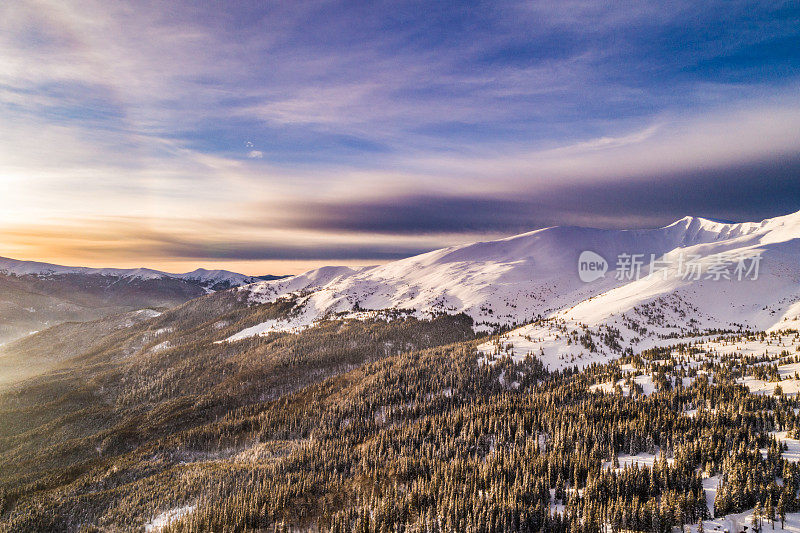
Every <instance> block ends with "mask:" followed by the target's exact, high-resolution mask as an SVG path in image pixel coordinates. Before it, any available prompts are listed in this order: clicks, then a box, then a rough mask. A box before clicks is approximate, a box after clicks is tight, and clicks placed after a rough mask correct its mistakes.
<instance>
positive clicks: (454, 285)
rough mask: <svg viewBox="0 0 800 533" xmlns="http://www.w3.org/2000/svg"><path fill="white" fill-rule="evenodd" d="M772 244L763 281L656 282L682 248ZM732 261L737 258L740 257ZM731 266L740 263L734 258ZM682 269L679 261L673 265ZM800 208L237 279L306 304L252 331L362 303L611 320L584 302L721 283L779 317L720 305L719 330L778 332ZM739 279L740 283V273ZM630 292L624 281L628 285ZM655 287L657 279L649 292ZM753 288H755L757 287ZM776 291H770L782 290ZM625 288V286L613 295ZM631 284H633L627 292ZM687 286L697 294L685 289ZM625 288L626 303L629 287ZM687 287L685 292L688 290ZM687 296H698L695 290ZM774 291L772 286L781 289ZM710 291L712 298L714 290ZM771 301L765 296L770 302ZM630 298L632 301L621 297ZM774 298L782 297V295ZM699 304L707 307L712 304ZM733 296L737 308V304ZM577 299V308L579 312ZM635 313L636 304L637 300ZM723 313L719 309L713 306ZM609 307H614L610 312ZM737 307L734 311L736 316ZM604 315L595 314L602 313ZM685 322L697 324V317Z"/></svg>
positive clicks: (556, 229)
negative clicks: (637, 270)
mask: <svg viewBox="0 0 800 533" xmlns="http://www.w3.org/2000/svg"><path fill="white" fill-rule="evenodd" d="M583 251H593V252H595V253H599V254H600V255H601V256H602V257H604V258H605V260H606V261H607V262H608V269H609V271H608V273H606V275H605V277H603V278H601V279H598V280H597V281H594V282H592V283H584V282H582V281H581V280H580V279H579V277H578V271H577V266H578V257H579V255H580V253H581V252H583ZM759 252H760V253H763V254H765V257H764V264H763V265H762V269H763V272H764V276H765V277H764V278H763V279H762V280H761V281H759V280H754V281H752V282H750V284H749V285H748V282H747V281H741V283H742V284H741V285H739V286H734V285H732V283H734V282H732V281H730V280H722V281H721V283H723V284H725V283H728V284H729V285H725V286H724V287H723V285H717V286H716V287H715V286H710V285H709V283H708V282H707V280H705V279H701V280H695V281H697V283H691V284H688V286H690V287H691V288H690V289H686V286H687V284H683V283H673V284H672V285H670V286H664V287H662V288H661V290H656V287H654V286H653V283H654V282H653V280H649V281H647V280H646V278H647V274H649V267H650V265H649V261H650V259H651V257H652V258H654V259H662V260H665V261H666V260H670V261H672V262H676V263H677V261H678V260H679V258H680V256H681V255H687V256H688V255H689V254H692V255H699V256H700V257H701V258H702V261H701V263H702V265H703V266H704V267H708V266H710V265H711V264H712V263H714V262H716V261H721V260H728V259H730V258H728V259H725V258H727V257H728V256H729V255H730V256H732V255H735V254H737V253H749V254H755V253H759ZM623 254H629V255H631V254H640V255H641V259H642V261H643V264H642V265H641V274H642V276H641V278H642V279H637V280H627V279H617V276H615V275H614V270H615V266H616V265H617V263H616V262H615V259H617V258H619V257H621V256H622V255H623ZM730 261H732V259H730ZM730 261H729V262H728V263H726V264H727V268H728V270H729V273H730V271H732V269H733V268H734V266H735V265H734V263H731V262H730ZM674 270H675V269H674V268H673V271H674ZM795 279H800V212H796V213H792V214H789V215H784V216H779V217H774V218H768V219H764V220H762V221H760V222H739V223H732V224H727V223H722V222H716V221H712V220H709V219H704V218H701V217H684V218H681V219H679V220H676V221H675V222H673V223H671V224H669V225H666V226H663V227H661V228H653V229H633V230H615V229H597V228H583V227H578V226H553V227H549V228H543V229H538V230H534V231H530V232H526V233H522V234H519V235H514V236H510V237H506V238H503V239H498V240H494V241H480V242H475V243H468V244H462V245H457V246H451V247H447V248H442V249H440V250H433V251H431V252H427V253H424V254H420V255H417V256H413V257H409V258H405V259H400V260H397V261H393V262H391V263H386V264H384V265H378V266H370V267H362V268H349V267H323V268H320V269H316V270H311V271H309V272H306V273H303V274H300V275H297V276H292V277H289V278H286V279H282V280H277V281H269V282H259V283H254V284H250V285H245V286H242V287H239V288H238V289H235V290H238V291H246V292H247V293H248V298H249V299H250V301H251V302H253V303H263V302H271V301H276V300H277V299H281V298H287V299H293V300H295V301H296V302H297V313H296V314H295V315H294V317H293V318H292V319H291V320H288V321H286V323H284V324H282V323H280V322H276V323H271V324H269V325H266V326H265V327H264V328H262V329H261V330H259V328H254V329H253V332H257V333H254V334H266V333H269V332H270V331H281V330H283V331H286V330H293V329H294V328H297V327H298V326H299V327H307V326H309V325H311V324H313V323H315V322H316V321H319V320H322V319H324V318H325V317H326V316H343V315H344V316H347V315H348V314H349V315H353V314H354V313H363V312H364V311H371V312H378V313H379V312H382V311H388V310H408V311H411V312H414V313H416V314H418V315H420V316H431V315H436V314H439V313H445V314H456V313H462V312H463V313H465V314H467V315H469V316H470V317H471V318H472V319H473V320H474V321H475V324H476V329H483V330H485V331H491V330H494V329H497V328H508V327H512V328H513V327H515V326H517V325H520V324H525V323H529V322H533V321H536V320H540V319H553V320H555V319H565V318H570V319H573V320H575V321H580V320H584V321H586V320H588V321H589V322H592V321H594V322H597V324H600V323H603V320H605V319H606V318H608V316H605V317H604V318H602V319H601V318H598V317H596V316H595V315H592V314H591V313H588V314H580V313H579V312H582V311H585V310H586V309H587V307H590V306H589V304H587V303H586V302H588V301H594V302H597V300H598V299H599V300H600V302H601V303H600V304H598V303H595V304H594V306H595V308H596V307H597V306H598V305H603V302H606V303H608V304H609V305H610V303H611V302H612V301H614V302H615V304H614V305H616V306H617V308H619V310H620V311H622V308H623V307H624V306H625V305H628V306H629V307H630V308H631V309H632V308H635V307H637V306H640V305H644V304H646V303H648V302H649V301H651V300H654V299H657V298H659V297H663V296H665V295H667V294H671V293H672V292H673V291H678V292H676V294H679V295H681V297H684V296H685V297H686V298H688V303H687V305H692V306H693V305H695V303H694V302H693V298H692V297H691V294H690V293H691V290H698V291H700V292H702V293H703V294H706V293H708V295H713V294H715V293H716V292H719V290H720V289H721V288H724V289H725V290H724V291H722V292H723V293H725V294H728V296H729V297H731V298H733V300H734V301H737V302H738V300H747V301H748V302H750V300H753V302H759V303H762V300H764V301H763V304H764V305H762V307H764V306H767V307H770V312H771V313H772V315H774V316H776V317H777V318H776V319H775V321H774V322H770V321H769V320H766V319H765V317H764V316H763V313H762V314H761V315H758V316H757V313H755V312H751V310H749V309H750V307H753V306H755V304H754V303H752V302H750V303H748V304H747V305H748V306H749V307H748V311H747V312H744V311H742V318H743V320H742V321H738V320H737V316H736V314H735V313H733V314H725V316H722V315H718V313H719V312H720V309H721V306H722V303H720V304H719V305H718V306H717V307H715V308H713V309H712V308H710V307H709V312H708V313H707V314H708V315H709V319H708V320H707V321H706V322H705V323H707V324H708V325H709V327H711V326H712V325H714V324H715V320H716V322H717V324H716V325H718V326H725V327H729V326H730V325H731V324H734V323H740V324H742V325H747V326H748V327H761V328H763V329H769V328H770V327H776V326H777V325H778V324H779V322H780V321H782V320H784V319H788V318H791V317H790V316H789V314H790V312H793V311H792V310H793V309H794V308H793V307H792V306H793V305H794V303H795V302H796V301H798V300H800V282H795ZM736 283H739V282H738V281H736ZM628 285H629V287H628V289H624V288H623V287H624V286H628ZM646 287H649V288H648V289H647V290H645V288H646ZM768 288H769V289H768ZM751 289H752V290H755V294H749V293H748V291H750V290H751ZM773 289H774V290H777V291H778V292H777V293H776V292H770V291H772V290H773ZM614 291H616V292H614ZM626 291H627V292H626ZM687 291H688V292H687ZM621 293H622V294H627V297H628V300H627V302H628V303H627V304H624V303H620V302H621V300H619V299H616V300H614V297H615V296H616V297H619V296H620V294H621ZM684 293H686V294H684ZM687 294H688V296H687ZM775 294H777V296H776V297H775V298H771V297H768V296H767V295H775ZM708 295H706V296H708ZM765 299H766V300H770V301H768V302H767V301H766V300H765ZM623 300H624V299H623ZM773 300H775V301H773ZM697 303H698V304H702V305H700V306H699V308H704V306H705V307H708V305H706V304H707V303H708V302H697ZM735 305H738V303H737V304H735ZM575 308H577V311H573V313H572V314H571V315H570V314H569V311H570V310H573V309H575ZM627 310H630V309H627ZM715 313H716V314H715ZM606 315H607V313H606ZM729 315H730V316H729ZM595 318H597V320H595ZM684 329H686V330H689V329H691V328H690V327H689V325H687V326H686V327H685V328H684Z"/></svg>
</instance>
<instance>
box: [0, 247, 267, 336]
mask: <svg viewBox="0 0 800 533" xmlns="http://www.w3.org/2000/svg"><path fill="white" fill-rule="evenodd" d="M253 281H260V278H253V277H250V276H245V275H242V274H237V273H235V272H227V271H224V270H203V269H198V270H195V271H194V272H188V273H186V274H170V273H166V272H159V271H157V270H149V269H146V268H139V269H111V268H84V267H67V266H61V265H51V264H47V263H37V262H33V261H17V260H15V259H6V258H0V344H2V343H5V342H8V341H11V340H14V339H18V338H20V337H23V336H25V335H28V334H30V333H34V332H36V331H39V330H42V329H45V328H48V327H50V326H54V325H56V324H59V323H62V322H65V321H78V322H83V321H87V320H96V319H98V318H102V317H105V316H109V315H113V314H117V313H124V312H129V311H134V310H137V309H143V308H148V307H172V306H175V305H178V304H181V303H183V302H186V301H188V300H191V299H193V298H197V297H199V296H203V295H206V294H208V293H210V292H214V291H221V290H225V289H230V288H232V287H238V286H240V285H243V284H246V283H251V282H253Z"/></svg>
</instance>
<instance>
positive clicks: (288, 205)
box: [0, 0, 800, 261]
mask: <svg viewBox="0 0 800 533" xmlns="http://www.w3.org/2000/svg"><path fill="white" fill-rule="evenodd" d="M798 28H800V11H798V10H797V9H792V8H791V7H790V6H786V5H783V4H781V3H771V2H765V3H760V4H758V5H755V4H753V3H751V2H745V1H741V2H740V1H732V2H731V1H725V2H722V1H711V2H704V3H703V4H702V5H701V4H697V3H696V2H688V1H678V2H672V3H670V4H668V5H665V4H663V3H656V2H653V3H642V2H631V3H621V4H619V3H617V4H598V3H597V2H584V1H577V0H576V1H570V2H568V3H563V2H562V3H530V2H510V1H509V2H505V1H504V2H485V3H484V2H478V3H475V4H474V5H472V6H471V7H469V8H466V7H463V6H461V5H458V4H452V3H450V4H448V3H444V4H442V3H440V4H430V3H416V2H400V3H397V2H386V3H383V2H378V3H369V4H363V3H350V2H334V3H333V4H331V3H330V2H321V1H312V2H303V3H295V2H293V3H268V4H264V3H251V2H231V3H228V4H226V6H225V9H218V8H217V7H214V6H211V5H205V4H202V3H200V4H198V3H194V2H177V3H176V2H167V1H160V0H147V1H145V2H136V3H129V2H120V3H112V4H109V3H107V2H99V1H96V0H75V1H69V2H57V1H55V0H23V1H22V2H7V3H3V4H2V5H0V186H1V187H2V189H3V194H2V195H0V232H2V231H5V230H8V231H10V228H12V227H14V228H19V227H20V224H22V225H23V226H29V227H30V228H36V227H39V228H40V229H41V228H42V226H41V225H39V226H37V224H39V223H40V222H41V223H45V222H47V221H52V220H55V219H57V220H59V221H60V222H59V224H62V225H65V226H67V227H69V226H70V224H71V223H70V221H74V223H72V226H73V228H72V230H73V234H74V232H82V235H84V237H85V238H81V239H80V240H81V242H83V243H84V244H83V245H81V246H84V245H86V244H87V243H90V242H91V241H92V240H94V241H95V242H105V241H103V239H101V238H100V236H98V235H97V234H96V233H94V232H92V231H89V228H88V226H87V225H86V224H84V223H82V222H79V221H80V220H82V219H83V218H85V217H86V216H93V217H97V219H98V220H105V219H106V218H107V217H114V216H122V217H130V218H131V219H132V220H137V221H140V223H141V224H137V225H135V226H134V227H137V228H139V229H140V230H141V231H145V229H144V228H145V226H147V227H149V226H150V225H153V224H154V225H155V226H157V227H160V228H161V227H163V228H165V229H164V230H163V232H164V233H165V234H172V235H173V236H175V237H176V238H177V236H178V235H179V234H180V233H181V231H178V229H176V226H175V224H170V223H169V222H170V221H184V222H181V224H184V223H185V224H186V225H187V226H191V228H192V231H198V232H205V233H213V234H214V235H216V237H215V239H217V241H215V242H219V243H224V242H226V241H228V242H243V243H244V244H242V245H241V247H239V248H237V247H235V246H232V247H231V248H230V250H231V251H230V252H229V253H228V252H226V253H228V255H230V257H234V256H237V257H238V258H240V259H245V258H253V259H256V258H258V257H261V258H262V259H264V258H266V257H267V256H269V257H278V256H280V258H281V259H291V258H292V257H294V258H303V259H304V260H309V261H312V260H320V261H322V260H338V259H341V260H344V259H347V258H348V257H349V258H355V257H356V256H368V255H370V252H369V250H373V252H371V253H372V254H373V255H372V257H373V258H374V259H386V258H388V257H390V256H393V255H392V254H397V253H399V254H402V253H411V251H414V250H421V249H427V248H429V247H432V246H436V245H439V244H443V243H445V242H455V241H457V240H459V239H461V240H463V239H466V238H470V237H472V236H475V235H479V234H485V233H499V232H504V231H512V230H516V229H530V228H531V227H533V226H540V225H550V224H553V223H587V224H596V225H597V224H601V225H613V224H623V223H631V222H633V223H636V224H648V223H658V222H659V221H662V220H664V219H666V218H668V217H670V216H673V215H678V216H680V215H683V214H685V212H686V211H687V210H688V209H691V210H692V211H694V212H702V213H705V214H713V213H725V214H726V215H727V217H728V218H743V217H747V216H751V215H759V214H761V213H766V212H767V211H769V210H770V208H771V209H773V210H775V211H778V212H780V211H782V210H784V209H786V208H787V207H788V206H787V202H788V200H787V198H791V197H790V196H783V197H782V196H780V194H789V192H792V191H793V189H792V190H791V191H790V190H789V189H791V187H790V183H789V181H787V178H786V176H788V175H789V174H787V173H788V172H790V169H792V168H794V167H792V165H793V164H794V163H791V162H792V161H795V158H796V156H797V155H798V154H800V138H798V135H797V131H800V91H799V88H800V84H799V83H798V73H797V68H796V67H797V65H798V61H800V56H798V52H797V47H791V46H786V44H787V43H791V42H793V40H794V41H796V39H798V38H800V30H798ZM787 161H788V162H790V163H787ZM743 169H751V170H752V172H753V174H752V175H750V176H748V175H745V174H744V170H743ZM770 172H772V174H769V173H770ZM763 175H771V176H773V178H772V179H773V180H774V181H773V182H772V186H770V187H768V188H767V190H768V191H769V194H766V195H765V197H767V198H770V200H768V201H764V202H760V203H758V205H757V206H755V207H753V206H754V205H755V204H754V201H753V198H752V196H751V195H752V191H753V187H754V186H756V185H758V184H759V183H761V182H760V181H759V180H760V179H761V178H760V177H761V176H763ZM720 180H723V181H724V180H728V181H729V182H730V183H734V184H737V185H736V186H734V187H730V188H727V189H726V190H725V194H724V195H723V197H724V198H725V201H724V202H723V203H719V204H716V203H715V202H714V200H713V199H711V198H700V197H698V198H695V197H694V196H692V193H691V192H688V193H687V192H686V190H691V186H692V184H693V183H694V184H696V189H702V188H703V187H706V186H707V184H709V183H718V182H719V181H720ZM678 183H679V184H682V185H681V186H682V187H684V186H685V187H686V188H688V189H686V188H684V189H679V188H678V187H677V186H673V185H674V184H678ZM579 187H580V189H579ZM786 187H789V189H787V188H786ZM631 191H637V194H641V193H643V192H645V193H646V192H647V191H661V193H662V194H663V195H666V196H665V197H664V198H663V201H662V205H663V206H665V207H662V208H658V209H656V208H655V207H648V206H650V204H651V203H652V204H653V205H654V203H655V201H653V202H650V201H648V205H647V206H644V207H640V208H637V206H636V204H635V203H627V204H626V203H624V202H630V200H631V199H633V198H635V197H634V196H632V193H631ZM737 191H738V193H737ZM781 191H782V192H781ZM737 194H738V196H737ZM576 196H577V197H578V201H572V199H574V197H576ZM762 196H763V195H762ZM794 197H795V198H796V196H794ZM680 199H683V200H686V201H685V202H683V203H684V204H687V205H681V202H680V201H678V200H680ZM687 199H688V200H687ZM590 200H591V201H590ZM415 204H417V205H415ZM737 204H739V205H740V207H738V208H737V207H736V205H737ZM797 207H800V206H797ZM464 211H466V212H469V211H472V213H473V216H472V218H471V219H468V217H465V216H463V215H462V212H464ZM531 211H535V212H536V215H535V216H532V215H531V214H530V213H531ZM231 219H233V220H231ZM185 221H191V223H189V222H185ZM165 222H166V223H165ZM181 224H178V226H180V225H181ZM112 226H113V227H114V228H115V229H114V230H113V231H118V229H119V228H117V226H115V225H112ZM112 226H108V230H107V231H106V232H105V233H106V234H107V236H109V238H112V239H113V240H115V242H117V241H118V242H119V247H107V246H101V247H100V248H98V251H97V253H98V254H106V255H107V257H109V261H112V260H113V258H114V257H115V255H114V254H120V253H122V250H123V249H124V250H129V251H130V253H131V254H134V252H133V250H135V249H136V248H137V247H139V249H141V250H144V249H147V250H150V252H148V253H147V254H145V253H144V252H142V253H141V257H142V259H143V260H145V259H146V260H147V261H153V260H155V259H154V258H155V257H156V256H157V255H158V254H159V253H160V254H163V255H164V257H165V258H166V257H167V255H169V254H175V255H181V253H182V252H181V251H180V250H181V249H182V248H180V247H177V248H173V249H170V248H169V247H159V246H154V245H149V246H147V247H145V246H140V245H141V244H142V243H140V242H138V241H137V240H136V235H135V234H132V233H131V232H129V231H128V232H123V233H122V234H121V235H122V236H120V237H119V238H118V239H117V237H115V236H114V235H113V231H112V229H111V227H112ZM255 226H259V227H260V229H258V228H255ZM160 231H161V230H160ZM243 232H244V233H243ZM276 232H277V233H276ZM291 232H295V233H291ZM290 233H291V236H289V234H290ZM459 233H461V235H460V236H459V235H458V234H459ZM398 234H402V235H404V237H403V241H402V246H400V247H399V248H397V249H398V250H400V251H398V252H392V251H391V250H390V251H387V250H389V249H390V248H391V246H390V244H391V243H390V239H389V237H387V235H395V236H396V235H398ZM415 234H416V235H418V237H415V238H412V235H415ZM434 234H435V235H437V237H436V238H432V237H431V235H434ZM5 235H9V233H8V232H6V233H5ZM181 235H182V234H181ZM281 235H282V236H281ZM298 235H302V236H303V237H302V238H301V242H303V243H308V242H315V243H317V244H318V245H319V242H320V241H319V239H322V240H324V246H321V247H320V248H319V249H320V250H325V249H329V250H333V249H337V250H342V252H341V253H338V252H337V253H334V252H332V251H330V252H326V253H327V255H325V256H324V257H322V256H321V257H318V258H312V257H311V256H310V255H309V253H308V252H305V251H302V250H301V249H300V248H298V247H297V246H295V245H294V244H293V243H294V242H295V241H294V240H293V239H296V238H297V237H298ZM355 235H358V238H359V239H361V238H364V237H365V236H370V235H373V236H374V238H375V239H378V240H376V241H375V243H378V241H380V243H378V244H375V243H373V244H370V245H369V246H367V247H365V248H361V249H358V251H356V250H357V247H355V246H354V245H353V242H354V239H356V237H355ZM9 238H10V237H9ZM181 239H184V240H186V236H185V235H183V236H181ZM282 239H283V240H282ZM303 239H310V240H303ZM314 239H317V240H314ZM42 242H44V240H42ZM48 242H51V246H52V248H51V250H53V251H54V252H53V253H55V250H56V249H57V242H56V240H55V239H50V240H49V241H48ZM61 242H66V241H61ZM126 242H127V243H128V244H125V243H126ZM397 242H399V241H397ZM14 243H16V244H15V246H16V245H17V244H19V242H18V241H14ZM259 243H260V244H259ZM282 243H283V244H282ZM3 244H5V245H6V246H10V241H7V242H6V243H3ZM206 244H207V246H205V247H203V246H194V245H190V246H188V247H187V249H192V250H196V251H197V259H198V260H200V259H202V257H203V253H201V252H202V250H206V252H205V254H206V257H208V258H209V260H211V259H214V258H217V259H219V258H220V257H218V256H219V255H220V252H219V250H220V249H221V248H219V247H218V246H217V244H214V243H213V242H209V243H206ZM259 245H261V246H262V248H263V249H264V250H268V249H269V250H273V252H269V251H264V252H263V253H261V254H260V255H259V253H258V252H257V249H258V246H259ZM115 246H116V245H115ZM387 247H388V248H387ZM79 249H80V247H76V246H71V248H70V250H72V251H71V252H69V253H71V254H73V256H75V254H77V253H78V251H79ZM83 249H84V251H85V252H86V253H87V254H88V253H89V250H88V248H83ZM101 249H102V250H101ZM37 250H38V251H36V252H35V253H34V251H33V250H32V249H30V250H29V251H30V252H31V253H32V254H34V255H35V254H42V253H43V252H42V250H43V247H39V248H38V249H37ZM237 250H238V252H237ZM254 250H255V251H254ZM275 250H281V251H280V252H275ZM348 250H349V251H348ZM1 251H2V250H0V252H1ZM59 253H67V250H66V249H64V250H61V252H59ZM125 253H126V254H127V253H129V252H125ZM192 253H193V254H194V253H195V252H192ZM320 253H322V252H320ZM0 255H1V254H0ZM312 255H313V254H312ZM31 257H32V258H35V257H33V256H31ZM187 257H188V256H187ZM192 257H194V255H193V256H192ZM50 259H54V258H53V257H50ZM366 259H369V258H368V257H367V258H366Z"/></svg>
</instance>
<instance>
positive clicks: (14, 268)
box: [0, 257, 260, 290]
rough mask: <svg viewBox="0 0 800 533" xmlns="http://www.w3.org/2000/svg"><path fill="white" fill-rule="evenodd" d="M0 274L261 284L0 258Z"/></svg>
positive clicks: (210, 285)
mask: <svg viewBox="0 0 800 533" xmlns="http://www.w3.org/2000/svg"><path fill="white" fill-rule="evenodd" d="M0 274H6V275H15V276H37V277H51V276H64V275H85V276H105V277H108V278H118V279H124V280H128V281H133V280H154V279H166V278H171V279H180V280H185V281H189V282H193V283H196V284H198V285H200V286H202V287H204V288H207V289H209V290H223V289H228V288H231V287H238V286H239V285H245V284H248V283H253V282H256V281H260V279H259V278H257V277H254V276H246V275H244V274H238V273H236V272H230V271H228V270H206V269H204V268H198V269H197V270H194V271H192V272H186V273H185V274H172V273H169V272H161V271H159V270H151V269H149V268H129V269H126V268H88V267H71V266H62V265H53V264H50V263H38V262H36V261H19V260H17V259H9V258H6V257H0Z"/></svg>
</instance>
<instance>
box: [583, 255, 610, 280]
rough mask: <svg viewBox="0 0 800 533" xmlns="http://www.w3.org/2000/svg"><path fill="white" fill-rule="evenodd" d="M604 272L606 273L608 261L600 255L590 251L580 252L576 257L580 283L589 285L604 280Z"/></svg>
mask: <svg viewBox="0 0 800 533" xmlns="http://www.w3.org/2000/svg"><path fill="white" fill-rule="evenodd" d="M606 272H608V261H606V260H605V258H604V257H603V256H602V255H600V254H596V253H594V252H592V251H590V250H586V251H584V252H581V255H580V257H578V277H579V278H581V281H582V282H584V283H589V282H592V281H594V280H596V279H600V278H604V277H606Z"/></svg>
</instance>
